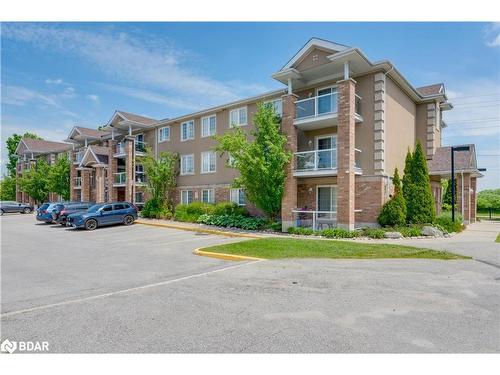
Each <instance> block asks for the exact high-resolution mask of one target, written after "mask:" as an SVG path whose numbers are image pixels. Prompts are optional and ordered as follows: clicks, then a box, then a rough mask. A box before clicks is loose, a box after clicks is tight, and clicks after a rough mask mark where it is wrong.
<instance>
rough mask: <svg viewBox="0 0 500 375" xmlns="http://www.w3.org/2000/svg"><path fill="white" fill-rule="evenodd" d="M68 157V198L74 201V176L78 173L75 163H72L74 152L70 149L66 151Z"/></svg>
mask: <svg viewBox="0 0 500 375" xmlns="http://www.w3.org/2000/svg"><path fill="white" fill-rule="evenodd" d="M68 157H69V200H70V201H74V200H76V199H75V198H76V194H75V178H76V177H77V175H78V172H77V170H76V165H75V164H74V163H73V161H74V160H75V152H74V151H70V152H69V153H68Z"/></svg>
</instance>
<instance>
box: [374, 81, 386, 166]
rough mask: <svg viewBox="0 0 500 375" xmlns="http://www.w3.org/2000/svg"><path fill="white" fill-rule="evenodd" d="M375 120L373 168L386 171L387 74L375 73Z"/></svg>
mask: <svg viewBox="0 0 500 375" xmlns="http://www.w3.org/2000/svg"><path fill="white" fill-rule="evenodd" d="M374 90H375V96H374V112H373V115H374V119H373V120H374V121H373V146H374V147H373V163H374V165H373V169H374V172H375V174H376V175H383V174H384V173H385V74H384V73H377V74H375V85H374Z"/></svg>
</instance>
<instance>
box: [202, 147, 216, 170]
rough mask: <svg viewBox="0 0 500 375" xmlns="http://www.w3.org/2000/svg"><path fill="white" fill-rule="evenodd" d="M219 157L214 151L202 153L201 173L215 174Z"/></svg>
mask: <svg viewBox="0 0 500 375" xmlns="http://www.w3.org/2000/svg"><path fill="white" fill-rule="evenodd" d="M216 159H217V155H216V154H215V152H213V151H208V152H202V153H201V173H213V172H215V171H216Z"/></svg>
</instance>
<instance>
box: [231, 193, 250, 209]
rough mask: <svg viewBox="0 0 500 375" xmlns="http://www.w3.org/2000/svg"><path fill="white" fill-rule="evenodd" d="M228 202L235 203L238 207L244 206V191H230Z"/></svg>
mask: <svg viewBox="0 0 500 375" xmlns="http://www.w3.org/2000/svg"><path fill="white" fill-rule="evenodd" d="M230 200H231V202H232V203H236V204H237V205H238V206H245V205H246V199H245V191H244V190H243V189H231V191H230Z"/></svg>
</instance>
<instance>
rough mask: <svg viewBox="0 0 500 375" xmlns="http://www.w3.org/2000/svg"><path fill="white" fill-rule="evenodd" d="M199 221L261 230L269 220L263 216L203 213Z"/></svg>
mask: <svg viewBox="0 0 500 375" xmlns="http://www.w3.org/2000/svg"><path fill="white" fill-rule="evenodd" d="M197 222H198V223H200V224H207V225H216V226H219V227H226V228H241V229H246V230H259V229H262V228H264V227H265V226H266V224H267V221H266V220H265V219H263V218H261V217H252V216H243V215H214V214H202V215H200V216H199V217H198V220H197Z"/></svg>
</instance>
